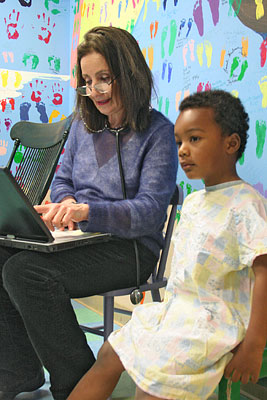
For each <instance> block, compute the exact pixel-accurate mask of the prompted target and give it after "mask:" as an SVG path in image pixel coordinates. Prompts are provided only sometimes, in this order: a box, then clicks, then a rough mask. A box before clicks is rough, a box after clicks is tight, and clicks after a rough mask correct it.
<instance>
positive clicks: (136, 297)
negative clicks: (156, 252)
mask: <svg viewBox="0 0 267 400" xmlns="http://www.w3.org/2000/svg"><path fill="white" fill-rule="evenodd" d="M120 131H121V130H117V131H116V132H115V135H116V150H117V157H118V163H119V170H120V178H121V188H122V195H123V199H124V200H125V199H127V192H126V185H125V178H124V172H123V167H122V160H121V149H120V136H119V134H120ZM133 244H134V251H135V260H136V286H137V287H136V289H134V290H133V291H132V293H131V294H130V299H131V302H132V303H133V304H138V303H140V301H141V300H142V299H143V297H144V296H143V293H142V292H141V291H140V259H139V252H138V246H137V241H136V240H135V239H133Z"/></svg>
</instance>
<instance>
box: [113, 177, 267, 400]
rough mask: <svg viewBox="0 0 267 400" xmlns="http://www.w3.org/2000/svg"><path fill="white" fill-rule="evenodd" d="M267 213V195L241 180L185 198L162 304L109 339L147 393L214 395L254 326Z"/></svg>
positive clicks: (147, 307)
mask: <svg viewBox="0 0 267 400" xmlns="http://www.w3.org/2000/svg"><path fill="white" fill-rule="evenodd" d="M266 215H267V200H266V199H264V198H263V197H262V196H261V195H260V194H259V193H258V192H257V191H256V190H255V189H254V188H253V187H252V186H250V185H249V184H247V183H245V182H243V181H241V180H239V181H233V182H227V183H223V184H219V185H216V186H212V187H207V188H205V189H203V190H200V191H197V192H194V193H192V194H190V195H189V196H187V197H186V199H185V201H184V205H183V208H182V212H181V219H180V222H179V224H178V227H177V229H176V231H175V233H174V234H173V244H174V255H173V259H172V266H171V273H170V277H169V281H168V285H167V288H166V291H165V297H164V301H163V302H162V303H149V304H144V305H141V306H138V307H137V308H136V309H135V310H134V313H133V315H132V318H131V320H130V321H129V322H128V323H127V324H126V325H125V326H124V327H122V328H121V329H120V330H118V331H115V332H113V333H112V334H111V335H110V337H109V339H108V340H109V342H110V344H111V345H112V347H113V348H114V350H115V351H116V353H117V354H118V355H119V357H120V359H121V361H122V363H123V365H124V367H125V369H126V370H127V372H128V373H129V375H130V376H131V377H132V378H133V380H134V381H135V383H136V385H138V386H139V387H140V388H141V389H142V390H143V391H145V392H147V393H149V394H151V395H154V396H157V397H159V398H165V399H175V400H177V399H179V400H199V399H202V400H203V399H207V398H208V397H209V396H210V395H211V394H212V393H213V391H214V390H215V388H216V386H217V384H218V383H219V381H220V379H221V377H222V375H223V372H224V369H225V366H226V365H227V363H228V362H229V361H230V359H231V357H232V353H231V352H230V351H231V349H233V348H234V347H235V346H237V344H238V343H239V342H240V341H242V339H243V338H244V336H245V332H246V328H247V326H248V322H249V317H250V305H251V295H252V289H253V282H254V274H253V270H252V268H251V266H252V263H253V260H254V259H255V257H257V256H259V255H261V254H266V253H267V217H266Z"/></svg>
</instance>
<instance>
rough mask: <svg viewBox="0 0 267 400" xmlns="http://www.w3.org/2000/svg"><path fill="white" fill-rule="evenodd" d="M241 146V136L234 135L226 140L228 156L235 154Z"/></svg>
mask: <svg viewBox="0 0 267 400" xmlns="http://www.w3.org/2000/svg"><path fill="white" fill-rule="evenodd" d="M240 144H241V140H240V136H239V135H238V134H237V133H232V134H231V135H230V136H227V139H226V151H227V153H228V154H234V153H236V152H237V151H238V149H239V147H240Z"/></svg>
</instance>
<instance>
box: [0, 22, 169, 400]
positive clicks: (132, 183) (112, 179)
mask: <svg viewBox="0 0 267 400" xmlns="http://www.w3.org/2000/svg"><path fill="white" fill-rule="evenodd" d="M77 86H78V87H77V101H76V113H75V119H74V121H73V123H72V128H71V131H70V134H69V138H68V142H67V146H66V151H65V154H64V159H63V162H62V165H61V167H60V169H59V171H58V173H57V176H56V178H55V180H54V183H53V185H52V192H51V199H52V203H51V204H49V205H44V206H36V210H37V211H38V212H39V213H42V214H43V216H42V218H43V220H44V221H45V223H46V224H47V226H48V227H49V228H50V229H51V230H52V231H53V230H54V229H55V227H56V228H59V229H63V228H66V227H68V229H74V228H75V225H76V224H77V223H78V225H79V227H80V228H81V229H82V230H83V231H92V232H93V231H101V232H110V233H112V234H113V239H112V240H110V241H109V242H106V243H98V244H94V245H88V246H84V247H80V248H75V249H73V250H66V251H62V252H58V253H54V254H45V253H38V252H30V251H23V252H17V251H16V250H13V249H1V253H0V265H1V268H2V267H3V272H2V276H3V286H4V288H3V287H2V286H1V290H0V296H1V298H0V307H1V309H0V310H1V313H0V332H1V341H0V352H1V357H0V399H1V393H2V398H4V399H5V400H7V399H13V398H14V396H15V395H16V394H17V393H20V392H22V391H27V390H28V391H30V390H35V389H37V388H38V387H40V386H41V385H42V384H43V369H42V366H45V368H46V369H47V370H48V372H49V374H50V382H51V392H52V394H53V397H54V399H56V400H63V399H64V400H65V399H66V398H67V396H68V394H69V393H70V392H71V390H72V388H73V387H74V386H75V384H76V383H77V382H78V380H79V379H80V378H81V376H82V375H83V374H84V373H85V371H87V370H88V366H89V367H90V366H92V365H93V363H94V361H95V358H94V355H93V353H92V351H91V349H90V348H89V347H88V345H87V343H86V338H85V335H84V334H83V332H82V331H81V329H80V328H79V325H78V323H77V321H76V318H75V314H74V311H73V309H72V307H71V303H70V299H71V298H78V297H85V296H91V295H95V294H99V293H103V292H105V291H108V290H115V289H119V288H123V287H130V286H134V285H136V252H135V247H134V241H133V240H132V239H135V240H136V243H137V251H138V256H139V260H140V278H141V282H144V281H146V279H147V278H148V277H149V275H150V274H151V272H152V270H153V269H154V267H155V265H156V262H157V259H158V256H159V251H160V248H161V247H162V241H163V238H162V228H163V224H164V221H165V218H166V209H167V206H168V204H169V200H170V198H171V195H172V193H173V191H174V188H175V182H176V173H177V150H176V145H175V140H174V132H173V124H172V123H171V122H170V121H169V120H167V119H166V118H165V117H164V116H163V115H162V114H160V113H159V112H157V111H155V110H152V109H151V108H150V98H151V91H152V88H153V81H152V75H151V72H150V70H149V68H148V66H147V64H146V62H145V60H144V57H143V55H142V52H141V51H140V49H139V46H138V44H137V42H136V41H135V39H134V38H133V37H132V36H131V35H130V34H129V33H128V32H126V31H124V30H122V29H118V28H114V27H98V28H94V29H92V30H90V31H89V32H88V33H87V34H86V35H85V37H84V41H83V42H82V43H81V44H80V45H79V47H78V56H77ZM119 159H121V166H120V163H119V162H118V160H119ZM123 181H125V190H124V189H123V188H122V182H123ZM2 305H3V306H2ZM1 391H2V392H1Z"/></svg>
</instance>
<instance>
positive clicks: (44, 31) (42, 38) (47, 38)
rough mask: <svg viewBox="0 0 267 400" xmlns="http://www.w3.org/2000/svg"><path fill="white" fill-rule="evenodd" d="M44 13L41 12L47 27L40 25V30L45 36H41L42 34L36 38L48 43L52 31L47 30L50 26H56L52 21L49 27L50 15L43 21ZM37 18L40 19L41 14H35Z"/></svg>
mask: <svg viewBox="0 0 267 400" xmlns="http://www.w3.org/2000/svg"><path fill="white" fill-rule="evenodd" d="M45 17H46V16H45V13H43V23H44V24H45V23H46V24H47V27H44V26H42V27H41V31H42V32H43V33H44V34H46V36H43V35H38V39H39V40H41V41H44V42H45V43H46V44H47V43H49V41H50V38H51V35H52V33H51V31H50V30H49V29H50V28H52V29H54V27H55V26H56V24H55V23H54V24H53V25H52V26H51V27H50V17H48V18H47V22H46V21H45ZM37 18H38V19H39V20H41V15H40V14H38V15H37Z"/></svg>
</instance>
